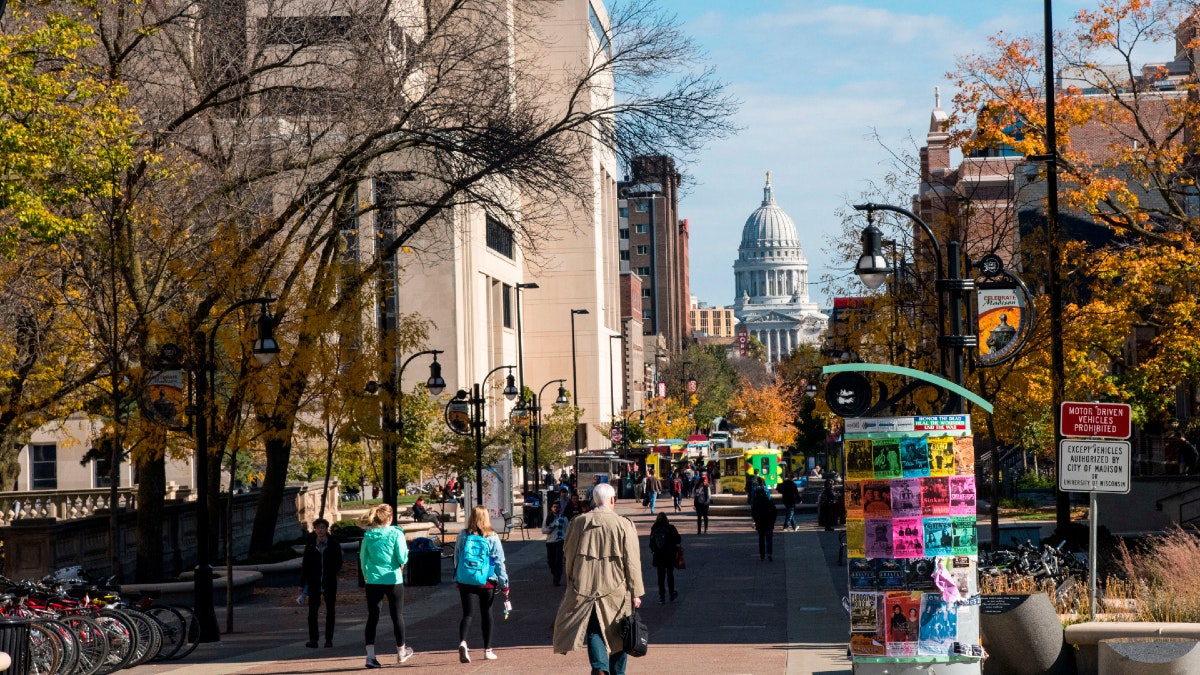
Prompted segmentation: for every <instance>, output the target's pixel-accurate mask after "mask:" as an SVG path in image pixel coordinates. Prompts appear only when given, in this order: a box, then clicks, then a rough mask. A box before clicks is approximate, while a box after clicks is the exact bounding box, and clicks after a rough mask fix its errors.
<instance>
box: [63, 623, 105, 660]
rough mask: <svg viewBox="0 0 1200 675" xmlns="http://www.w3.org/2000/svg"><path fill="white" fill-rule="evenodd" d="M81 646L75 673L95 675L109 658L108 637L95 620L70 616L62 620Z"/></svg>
mask: <svg viewBox="0 0 1200 675" xmlns="http://www.w3.org/2000/svg"><path fill="white" fill-rule="evenodd" d="M60 620H61V621H62V622H63V623H64V624H66V626H67V628H70V629H71V635H73V636H74V637H75V642H76V644H78V645H79V664H78V665H77V666H76V668H75V672H76V673H78V674H79V675H94V673H95V672H96V671H97V670H99V669H100V666H102V665H104V661H105V660H106V659H107V658H108V637H107V636H105V634H104V629H103V628H101V627H100V624H98V623H96V622H95V620H93V619H90V618H88V617H86V616H80V615H77V614H76V615H68V616H64V617H62V619H60Z"/></svg>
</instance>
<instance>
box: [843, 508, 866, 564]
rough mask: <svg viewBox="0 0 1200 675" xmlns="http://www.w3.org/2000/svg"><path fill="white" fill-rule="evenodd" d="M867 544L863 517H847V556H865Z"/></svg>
mask: <svg viewBox="0 0 1200 675" xmlns="http://www.w3.org/2000/svg"><path fill="white" fill-rule="evenodd" d="M860 515H861V514H860ZM866 555H867V550H866V546H865V544H864V543H863V519H862V518H847V519H846V557H847V558H865V557H866Z"/></svg>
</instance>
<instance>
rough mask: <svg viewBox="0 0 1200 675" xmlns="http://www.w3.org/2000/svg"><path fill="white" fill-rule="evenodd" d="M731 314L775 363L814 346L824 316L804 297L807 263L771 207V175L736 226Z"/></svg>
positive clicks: (790, 225) (784, 217)
mask: <svg viewBox="0 0 1200 675" xmlns="http://www.w3.org/2000/svg"><path fill="white" fill-rule="evenodd" d="M733 281H734V293H735V295H734V298H735V299H734V303H733V314H734V316H736V317H737V319H738V321H739V322H740V324H741V329H742V330H745V331H746V332H747V333H749V335H751V336H753V337H754V338H756V339H757V340H758V341H759V342H761V343H762V344H763V346H764V347H765V348H766V358H767V363H776V362H778V361H780V360H782V359H784V358H787V355H788V354H790V353H791V352H792V350H794V349H795V348H796V347H799V346H800V345H804V344H818V343H819V341H820V335H821V331H823V330H824V329H825V327H826V325H827V323H828V317H827V316H825V315H824V314H822V313H821V311H820V309H819V308H818V307H817V304H816V303H815V302H812V300H810V299H809V297H808V261H807V260H805V259H804V249H803V248H801V246H800V236H799V235H798V234H797V231H796V224H795V223H794V222H792V219H791V217H789V216H788V214H787V213H785V212H784V210H783V209H781V208H779V205H778V204H776V203H775V191H774V189H773V188H772V187H771V173H770V172H767V184H766V185H765V186H763V200H762V205H761V206H759V207H758V208H757V209H755V210H754V212H753V213H751V214H750V217H749V218H747V219H746V224H745V225H744V226H742V243H741V245H740V246H738V258H737V261H736V262H734V263H733Z"/></svg>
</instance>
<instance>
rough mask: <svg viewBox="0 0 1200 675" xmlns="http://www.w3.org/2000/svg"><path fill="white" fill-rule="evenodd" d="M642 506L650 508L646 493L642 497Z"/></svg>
mask: <svg viewBox="0 0 1200 675" xmlns="http://www.w3.org/2000/svg"><path fill="white" fill-rule="evenodd" d="M642 506H650V493H648V492H647V493H646V494H645V495H643V496H642Z"/></svg>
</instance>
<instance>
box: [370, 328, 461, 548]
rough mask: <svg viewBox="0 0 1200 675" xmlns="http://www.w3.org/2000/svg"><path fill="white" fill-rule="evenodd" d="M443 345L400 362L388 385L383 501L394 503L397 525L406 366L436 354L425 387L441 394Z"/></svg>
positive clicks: (373, 391) (436, 394)
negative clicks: (397, 455)
mask: <svg viewBox="0 0 1200 675" xmlns="http://www.w3.org/2000/svg"><path fill="white" fill-rule="evenodd" d="M443 352H444V350H441V349H427V350H425V351H423V352H417V353H416V354H413V355H412V356H410V357H408V358H407V359H405V360H404V363H402V364H401V365H400V369H399V370H397V371H395V377H394V378H389V379H388V381H387V382H386V384H385V385H384V389H385V391H386V392H387V398H386V399H385V400H384V401H383V426H384V431H386V432H387V433H386V434H384V437H383V458H382V464H383V467H382V468H383V476H382V483H383V484H382V485H381V486H380V487H382V488H383V502H384V503H385V504H387V505H388V506H390V507H392V524H393V525H395V524H396V523H397V522H398V520H399V518H400V514H399V509H398V508H396V507H397V503H398V502H399V497H398V493H399V491H400V485H399V481H398V480H397V476H396V474H397V472H398V471H399V467H398V466H397V460H396V452H397V446H398V445H399V443H400V439H399V438H398V436H399V434H400V432H402V431H403V430H404V392H403V391H402V389H403V387H404V369H405V368H407V367H408V364H409V363H411V362H412V360H413V359H415V358H417V357H418V356H423V355H425V354H432V355H433V363H431V364H429V379H428V380H426V381H425V387H426V388H427V389H429V393H430V395H432V396H439V395H440V394H441V393H442V391H443V390H444V389H445V388H446V381H445V380H443V379H442V364H440V363H438V360H437V357H438V354H441V353H443ZM376 388H377V385H376V384H375V383H374V382H369V383H367V391H368V392H369V393H375V391H376Z"/></svg>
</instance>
